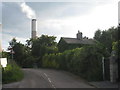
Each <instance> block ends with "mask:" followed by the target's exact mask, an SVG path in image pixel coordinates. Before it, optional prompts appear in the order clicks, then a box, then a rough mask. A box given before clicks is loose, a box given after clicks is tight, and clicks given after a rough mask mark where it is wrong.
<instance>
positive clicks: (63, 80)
mask: <svg viewBox="0 0 120 90" xmlns="http://www.w3.org/2000/svg"><path fill="white" fill-rule="evenodd" d="M23 71H24V75H25V76H24V79H23V80H22V81H20V82H15V83H11V84H4V85H3V88H94V87H93V86H90V85H89V84H88V83H87V82H86V81H84V80H83V79H81V78H80V77H78V76H76V75H73V74H71V73H69V72H65V71H59V70H52V69H23Z"/></svg>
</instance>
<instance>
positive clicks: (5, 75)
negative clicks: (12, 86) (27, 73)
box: [2, 63, 24, 84]
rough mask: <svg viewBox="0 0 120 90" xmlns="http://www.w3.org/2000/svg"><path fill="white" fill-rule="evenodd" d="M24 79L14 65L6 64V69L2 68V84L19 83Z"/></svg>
mask: <svg viewBox="0 0 120 90" xmlns="http://www.w3.org/2000/svg"><path fill="white" fill-rule="evenodd" d="M23 77H24V75H23V72H22V71H21V69H20V67H19V66H17V65H16V64H15V63H9V64H7V67H5V68H2V83H3V84H6V83H10V82H15V81H20V80H22V79H23Z"/></svg>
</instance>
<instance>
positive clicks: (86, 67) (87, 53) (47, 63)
mask: <svg viewBox="0 0 120 90" xmlns="http://www.w3.org/2000/svg"><path fill="white" fill-rule="evenodd" d="M105 53H106V52H105V49H104V47H102V46H101V45H99V44H96V45H90V46H84V47H81V48H76V49H73V50H67V51H65V52H63V53H56V54H46V55H45V56H44V57H43V59H42V62H43V67H49V68H55V69H62V70H67V71H70V72H73V73H75V74H77V75H80V76H81V77H83V78H85V79H87V80H89V81H99V80H102V60H101V59H102V57H103V56H105Z"/></svg>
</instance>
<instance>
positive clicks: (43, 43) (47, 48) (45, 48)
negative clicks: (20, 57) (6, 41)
mask: <svg viewBox="0 0 120 90" xmlns="http://www.w3.org/2000/svg"><path fill="white" fill-rule="evenodd" d="M55 38H56V37H54V36H48V35H42V36H41V37H39V38H37V39H34V40H32V48H31V53H32V55H33V56H34V57H39V60H38V61H37V62H38V63H39V66H41V63H42V62H41V59H42V57H43V56H44V55H45V54H50V53H56V52H58V49H57V46H56V45H57V43H56V42H55Z"/></svg>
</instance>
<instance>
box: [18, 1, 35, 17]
mask: <svg viewBox="0 0 120 90" xmlns="http://www.w3.org/2000/svg"><path fill="white" fill-rule="evenodd" d="M20 7H21V9H22V12H24V13H25V14H26V16H27V17H28V18H29V19H32V18H36V15H35V11H34V10H32V8H31V7H29V6H28V5H27V4H26V3H25V2H24V3H22V4H21V5H20Z"/></svg>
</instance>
